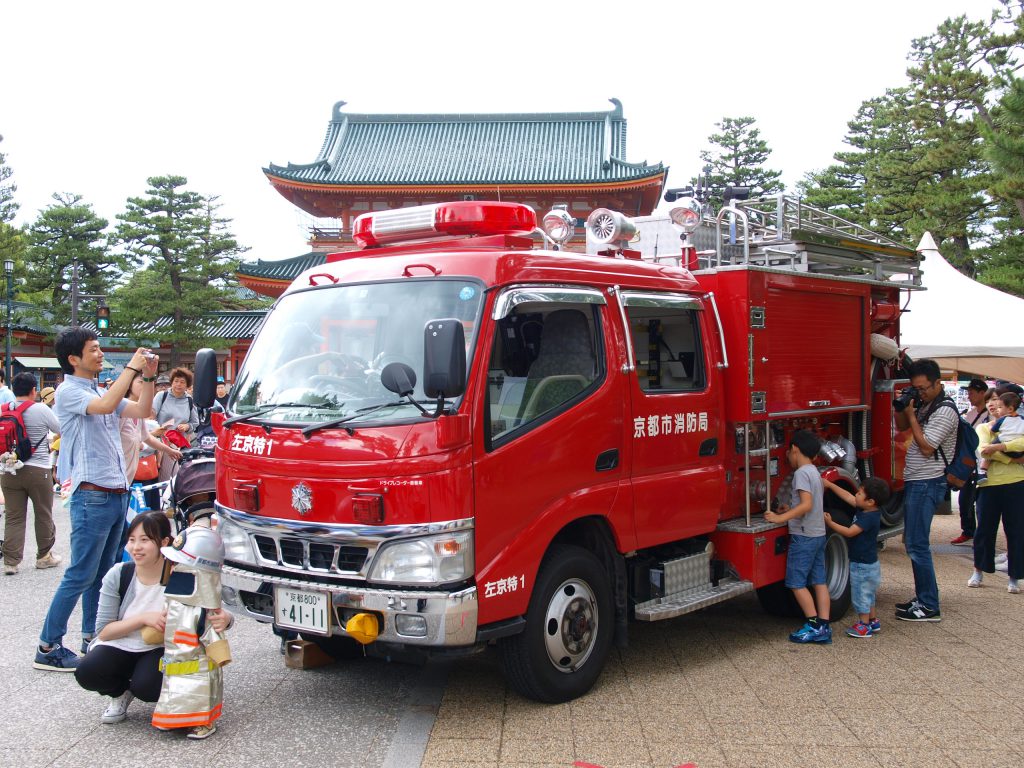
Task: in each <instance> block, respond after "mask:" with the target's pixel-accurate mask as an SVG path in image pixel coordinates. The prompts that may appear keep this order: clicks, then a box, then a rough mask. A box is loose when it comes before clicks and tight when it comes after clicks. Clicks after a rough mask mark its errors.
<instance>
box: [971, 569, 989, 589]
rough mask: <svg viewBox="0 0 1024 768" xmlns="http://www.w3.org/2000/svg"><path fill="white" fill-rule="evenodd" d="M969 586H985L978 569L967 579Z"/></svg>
mask: <svg viewBox="0 0 1024 768" xmlns="http://www.w3.org/2000/svg"><path fill="white" fill-rule="evenodd" d="M967 586H968V587H983V586H985V585H984V584H982V583H981V574H980V573H979V572H978V571H975V572H974V573H972V574H971V578H969V579H968V580H967Z"/></svg>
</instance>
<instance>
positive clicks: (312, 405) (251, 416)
mask: <svg viewBox="0 0 1024 768" xmlns="http://www.w3.org/2000/svg"><path fill="white" fill-rule="evenodd" d="M341 405H344V403H342V404H341ZM340 407H341V406H339V405H331V404H330V403H271V404H270V405H265V406H263V407H262V408H260V409H259V410H258V411H253V412H252V413H244V414H242V415H241V416H232V417H231V418H230V419H225V420H224V426H225V427H226V426H228V425H229V424H234V423H235V422H238V421H248V420H249V419H255V418H256V417H257V416H263V415H264V414H266V413H270V412H271V411H276V410H277V409H278V408H315V409H323V408H340Z"/></svg>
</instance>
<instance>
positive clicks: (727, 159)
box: [700, 117, 784, 209]
mask: <svg viewBox="0 0 1024 768" xmlns="http://www.w3.org/2000/svg"><path fill="white" fill-rule="evenodd" d="M754 123H755V120H754V118H752V117H723V118H722V121H721V122H719V123H715V127H716V128H718V129H719V133H713V134H711V135H710V136H708V143H709V144H711V149H707V150H703V151H701V153H700V157H701V160H703V161H704V163H705V164H706V165H708V166H710V173H709V177H708V185H709V186H710V187H711V189H712V190H713V191H712V194H711V196H709V198H708V202H709V204H710V205H712V206H713V208H715V209H717V208H718V207H719V206H721V205H722V192H723V191H724V188H725V187H727V186H744V187H750V188H751V190H750V196H751V197H758V196H760V195H770V194H774V193H776V192H781V191H782V190H783V189H784V186H783V184H782V183H781V182H780V181H779V178H780V177H781V176H782V173H781V172H780V171H773V170H770V169H768V168H765V167H764V164H765V163H766V162H767V160H768V156H769V155H770V154H771V152H772V151H771V149H769V148H768V142H767V141H765V140H764V139H762V138H761V131H760V129H758V128H755V127H754Z"/></svg>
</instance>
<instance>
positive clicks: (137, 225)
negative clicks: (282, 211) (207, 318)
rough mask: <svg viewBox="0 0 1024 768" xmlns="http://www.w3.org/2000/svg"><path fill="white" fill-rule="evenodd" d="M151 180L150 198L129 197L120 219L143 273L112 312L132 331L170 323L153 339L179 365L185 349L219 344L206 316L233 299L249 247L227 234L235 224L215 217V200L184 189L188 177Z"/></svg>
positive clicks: (129, 251) (130, 254) (120, 230)
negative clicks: (237, 272) (158, 321)
mask: <svg viewBox="0 0 1024 768" xmlns="http://www.w3.org/2000/svg"><path fill="white" fill-rule="evenodd" d="M147 183H148V184H149V189H147V190H146V195H147V196H146V197H131V198H129V199H128V204H127V210H126V211H125V213H123V214H119V215H118V219H119V220H120V222H121V223H120V224H119V225H118V227H117V238H118V241H119V242H120V243H122V244H123V245H124V247H125V255H126V257H127V258H128V260H129V261H130V262H132V263H133V264H135V265H137V266H139V267H141V269H140V270H139V271H138V272H136V273H135V274H134V275H133V276H132V277H131V279H130V280H129V281H128V283H127V284H126V285H125V286H123V287H122V288H120V289H119V290H118V291H117V292H116V293H115V296H114V301H113V302H112V304H113V312H114V313H115V314H116V317H117V318H118V322H120V323H123V324H125V325H128V326H131V325H142V324H145V323H152V322H153V321H154V320H155V319H157V318H163V317H168V318H170V323H169V324H168V325H167V326H166V328H161V329H159V330H157V331H156V332H155V333H154V334H152V335H153V336H154V337H155V339H156V340H159V341H161V342H166V343H170V344H171V345H172V353H171V364H172V365H177V363H178V362H179V359H180V354H181V351H182V350H183V349H196V348H198V347H199V346H201V345H202V344H204V343H216V342H217V341H218V340H215V339H211V338H210V336H209V332H208V331H207V330H206V327H205V324H204V323H203V315H204V314H206V313H208V312H215V311H218V310H221V309H224V308H225V306H229V305H230V304H231V303H232V302H233V297H232V295H231V292H230V290H229V288H230V285H231V283H232V282H233V280H234V272H235V270H236V268H237V266H238V258H237V257H238V256H239V255H240V254H242V253H243V252H244V251H245V250H247V249H246V248H242V247H240V246H239V245H238V243H237V242H236V241H235V239H234V237H233V236H232V235H231V233H230V232H229V230H228V226H229V225H230V221H229V220H227V219H224V218H220V217H218V216H217V209H218V205H217V202H216V200H217V198H216V197H209V198H208V197H204V196H203V195H200V194H199V193H198V192H193V191H190V190H188V189H185V188H184V187H185V185H186V184H187V183H188V180H187V179H185V178H184V177H183V176H154V177H151V178H149V179H147ZM112 322H113V321H112Z"/></svg>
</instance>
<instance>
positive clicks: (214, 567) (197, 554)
mask: <svg viewBox="0 0 1024 768" xmlns="http://www.w3.org/2000/svg"><path fill="white" fill-rule="evenodd" d="M160 551H161V552H162V553H163V555H164V557H166V558H167V559H168V560H172V561H174V562H175V563H178V564H180V565H184V566H191V567H192V568H193V569H195V570H197V571H208V572H210V573H220V570H221V567H222V566H223V565H224V542H223V541H221V538H220V535H219V534H218V533H217V532H216V531H214V530H212V529H210V528H207V527H206V526H203V525H193V526H192V527H190V528H186V529H185V530H184V531H182V532H181V533H179V534H178V535H177V536H176V537H175V539H174V541H172V542H171V544H170V546H167V547H161V549H160Z"/></svg>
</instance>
